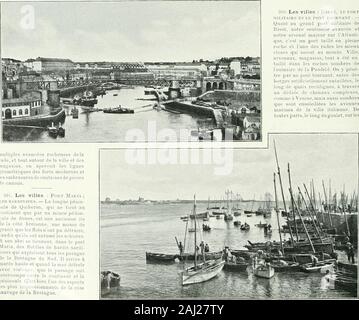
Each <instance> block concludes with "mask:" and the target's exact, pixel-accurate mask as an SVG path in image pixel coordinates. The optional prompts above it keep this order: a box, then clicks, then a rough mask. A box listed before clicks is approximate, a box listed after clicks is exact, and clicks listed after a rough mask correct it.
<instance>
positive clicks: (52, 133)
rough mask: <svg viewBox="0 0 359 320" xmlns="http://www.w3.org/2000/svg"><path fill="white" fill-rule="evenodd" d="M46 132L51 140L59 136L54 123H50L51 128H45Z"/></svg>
mask: <svg viewBox="0 0 359 320" xmlns="http://www.w3.org/2000/svg"><path fill="white" fill-rule="evenodd" d="M47 131H48V133H49V136H50V137H53V138H57V135H58V134H59V131H58V129H57V127H56V126H55V125H54V123H52V124H51V126H49V127H47Z"/></svg>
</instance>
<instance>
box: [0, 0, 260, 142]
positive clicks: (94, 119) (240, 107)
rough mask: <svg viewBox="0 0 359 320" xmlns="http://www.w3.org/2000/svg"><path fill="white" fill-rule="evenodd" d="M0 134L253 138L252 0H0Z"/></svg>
mask: <svg viewBox="0 0 359 320" xmlns="http://www.w3.org/2000/svg"><path fill="white" fill-rule="evenodd" d="M1 73H2V99H1V115H2V130H3V132H2V140H3V141H4V142H169V141H170V142H190V141H236V142H238V143H240V142H243V141H246V142H248V141H261V140H262V116H261V114H262V112H261V111H262V105H261V34H260V1H228V2H227V1H223V2H218V1H208V2H207V1H200V2H191V1H180V2H172V1H160V2H152V1H131V2H118V3H116V2H115V3H113V2H112V3H98V2H96V3H93V2H39V3H37V2H15V3H2V4H1Z"/></svg>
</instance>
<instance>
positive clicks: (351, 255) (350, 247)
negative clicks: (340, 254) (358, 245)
mask: <svg viewBox="0 0 359 320" xmlns="http://www.w3.org/2000/svg"><path fill="white" fill-rule="evenodd" d="M345 246H346V252H347V256H348V261H349V262H351V263H352V264H354V263H355V259H354V246H353V245H352V244H351V243H350V242H349V241H348V242H347V243H346V245H345Z"/></svg>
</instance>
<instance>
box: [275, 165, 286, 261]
mask: <svg viewBox="0 0 359 320" xmlns="http://www.w3.org/2000/svg"><path fill="white" fill-rule="evenodd" d="M273 177H274V178H273V183H274V197H275V212H276V213H277V222H278V232H279V239H280V247H281V249H282V253H283V254H284V248H283V241H282V233H281V232H280V223H279V214H278V212H279V210H278V197H277V186H276V181H275V172H274V173H273Z"/></svg>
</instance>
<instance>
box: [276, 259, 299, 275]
mask: <svg viewBox="0 0 359 320" xmlns="http://www.w3.org/2000/svg"><path fill="white" fill-rule="evenodd" d="M271 266H272V267H273V269H274V271H275V272H299V271H302V268H301V266H300V264H299V263H298V262H292V261H283V260H272V261H271Z"/></svg>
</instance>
